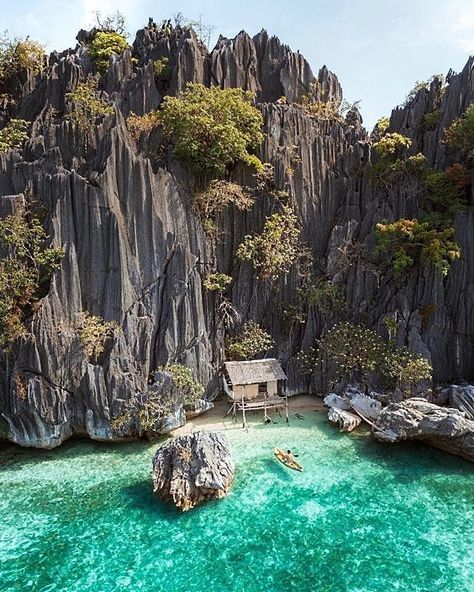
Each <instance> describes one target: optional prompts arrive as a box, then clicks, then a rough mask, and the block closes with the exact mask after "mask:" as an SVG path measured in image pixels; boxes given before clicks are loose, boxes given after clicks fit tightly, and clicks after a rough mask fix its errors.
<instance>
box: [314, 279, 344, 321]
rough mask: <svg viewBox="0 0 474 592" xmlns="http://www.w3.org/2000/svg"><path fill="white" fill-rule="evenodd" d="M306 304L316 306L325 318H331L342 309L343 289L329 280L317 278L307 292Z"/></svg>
mask: <svg viewBox="0 0 474 592" xmlns="http://www.w3.org/2000/svg"><path fill="white" fill-rule="evenodd" d="M308 304H309V305H310V306H316V308H318V309H319V310H320V311H321V313H322V314H324V315H326V316H333V315H335V314H337V313H338V312H340V311H341V310H342V309H343V308H344V305H345V299H344V291H343V288H342V286H340V285H339V284H334V283H333V282H332V281H331V280H328V279H325V278H319V279H318V280H317V281H316V283H315V284H314V285H313V286H311V287H310V288H309V290H308Z"/></svg>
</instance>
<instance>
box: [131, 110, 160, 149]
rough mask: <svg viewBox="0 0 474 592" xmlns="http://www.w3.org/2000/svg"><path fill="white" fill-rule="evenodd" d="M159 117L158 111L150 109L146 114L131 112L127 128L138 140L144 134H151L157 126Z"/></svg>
mask: <svg viewBox="0 0 474 592" xmlns="http://www.w3.org/2000/svg"><path fill="white" fill-rule="evenodd" d="M157 117H158V114H157V112H156V111H150V113H145V115H136V114H135V113H130V115H129V116H128V117H127V128H128V131H129V132H130V135H131V136H132V138H133V139H134V140H135V142H138V140H139V139H140V136H141V135H142V134H149V133H150V132H151V131H152V130H153V129H154V128H155V127H156V125H157Z"/></svg>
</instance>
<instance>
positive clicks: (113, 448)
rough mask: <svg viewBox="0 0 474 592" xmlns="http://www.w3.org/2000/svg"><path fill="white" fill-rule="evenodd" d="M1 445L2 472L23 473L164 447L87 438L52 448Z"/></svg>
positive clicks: (147, 442)
mask: <svg viewBox="0 0 474 592" xmlns="http://www.w3.org/2000/svg"><path fill="white" fill-rule="evenodd" d="M4 444H5V445H4V446H0V471H1V470H4V469H7V468H8V469H9V470H20V469H21V468H23V466H25V465H28V464H31V463H34V464H36V465H39V464H42V463H46V462H50V461H56V460H57V457H58V456H59V455H60V456H61V459H65V460H68V459H70V460H71V461H73V460H75V459H77V458H81V457H87V456H93V455H96V454H98V453H99V454H107V453H110V454H115V453H116V452H117V450H120V454H123V455H136V454H137V452H139V451H141V450H142V449H143V448H148V447H150V446H154V445H156V447H158V446H160V445H161V444H162V440H161V439H160V440H156V442H155V441H150V440H130V441H126V442H119V441H116V442H109V441H100V440H91V439H89V438H85V437H79V438H70V439H69V440H67V441H66V442H63V443H62V444H61V445H60V446H57V447H56V448H51V449H43V448H26V447H22V446H18V445H17V444H14V443H12V442H7V443H4Z"/></svg>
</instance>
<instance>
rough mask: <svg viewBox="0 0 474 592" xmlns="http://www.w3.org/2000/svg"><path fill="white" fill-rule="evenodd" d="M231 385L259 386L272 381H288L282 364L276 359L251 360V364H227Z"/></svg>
mask: <svg viewBox="0 0 474 592" xmlns="http://www.w3.org/2000/svg"><path fill="white" fill-rule="evenodd" d="M225 368H226V370H227V374H228V375H229V378H230V381H231V383H232V384H233V385H234V386H235V385H237V384H258V383H259V382H270V381H272V380H286V375H285V373H284V372H283V369H282V367H281V366H280V362H279V361H278V360H275V359H274V358H268V359H266V360H251V361H250V362H225Z"/></svg>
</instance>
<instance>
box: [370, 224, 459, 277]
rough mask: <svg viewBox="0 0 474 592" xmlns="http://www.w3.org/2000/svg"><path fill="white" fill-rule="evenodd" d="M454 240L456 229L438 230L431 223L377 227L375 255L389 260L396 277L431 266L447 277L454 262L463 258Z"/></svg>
mask: <svg viewBox="0 0 474 592" xmlns="http://www.w3.org/2000/svg"><path fill="white" fill-rule="evenodd" d="M453 236H454V229H453V228H445V229H441V230H438V229H437V228H435V227H433V226H432V225H431V224H430V223H429V222H419V221H418V220H416V219H414V220H406V219H401V220H397V221H396V222H391V223H390V222H382V223H380V224H377V226H376V233H375V237H376V241H377V248H376V251H377V252H378V254H380V255H383V256H388V257H389V259H390V262H391V264H392V265H393V269H394V271H395V273H397V274H401V273H404V272H405V271H407V270H409V269H411V268H412V267H413V266H414V265H415V264H416V265H432V266H434V267H435V268H436V269H438V270H439V271H440V272H441V273H442V274H443V275H447V273H448V271H449V267H450V264H451V262H452V261H454V260H455V259H458V258H459V257H460V255H461V253H460V249H459V245H458V244H457V243H455V242H454V241H453V240H452V239H453Z"/></svg>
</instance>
